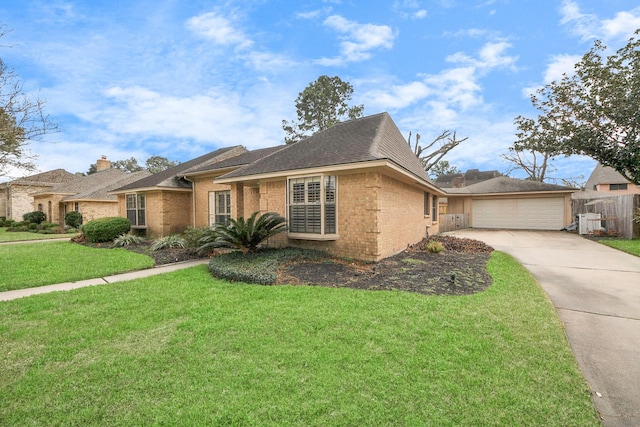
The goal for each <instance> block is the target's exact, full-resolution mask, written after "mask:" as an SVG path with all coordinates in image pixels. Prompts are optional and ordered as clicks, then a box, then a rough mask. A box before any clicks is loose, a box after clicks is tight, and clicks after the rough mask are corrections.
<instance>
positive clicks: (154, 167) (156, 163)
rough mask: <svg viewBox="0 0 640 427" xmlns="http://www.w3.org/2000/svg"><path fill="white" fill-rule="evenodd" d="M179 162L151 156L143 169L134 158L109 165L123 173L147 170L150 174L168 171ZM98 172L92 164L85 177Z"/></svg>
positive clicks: (96, 167) (96, 166) (94, 164)
mask: <svg viewBox="0 0 640 427" xmlns="http://www.w3.org/2000/svg"><path fill="white" fill-rule="evenodd" d="M179 163H180V162H177V161H175V160H169V159H167V158H166V157H162V156H151V157H149V158H148V159H147V161H146V162H145V167H142V166H140V164H139V163H138V160H137V159H136V158H134V157H130V158H128V159H126V160H116V161H114V162H112V163H111V167H112V168H116V169H120V170H122V171H125V172H129V173H131V172H139V171H142V170H148V171H149V172H151V173H158V172H162V171H163V170H166V169H169V168H170V167H173V166H176V165H178V164H179ZM97 171H98V165H97V164H96V163H92V164H91V165H90V166H89V170H88V171H87V175H91V174H92V173H96V172H97Z"/></svg>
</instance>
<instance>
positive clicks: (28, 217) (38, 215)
mask: <svg viewBox="0 0 640 427" xmlns="http://www.w3.org/2000/svg"><path fill="white" fill-rule="evenodd" d="M22 219H23V220H25V221H28V222H29V223H34V224H40V223H42V222H45V221H46V219H47V215H45V213H44V212H40V211H33V212H27V213H26V214H24V215H22Z"/></svg>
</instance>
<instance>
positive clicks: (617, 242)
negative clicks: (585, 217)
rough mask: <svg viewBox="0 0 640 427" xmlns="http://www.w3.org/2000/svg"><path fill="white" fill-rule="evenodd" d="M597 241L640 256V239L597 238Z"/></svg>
mask: <svg viewBox="0 0 640 427" xmlns="http://www.w3.org/2000/svg"><path fill="white" fill-rule="evenodd" d="M598 242H599V243H602V244H603V245H607V246H610V247H612V248H616V249H619V250H621V251H624V252H626V253H629V254H631V255H635V256H639V257H640V239H632V240H627V239H599V240H598Z"/></svg>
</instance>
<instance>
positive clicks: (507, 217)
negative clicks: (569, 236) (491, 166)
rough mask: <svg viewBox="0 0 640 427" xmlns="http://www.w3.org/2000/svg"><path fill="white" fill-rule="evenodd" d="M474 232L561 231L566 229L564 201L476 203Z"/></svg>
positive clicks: (506, 200) (530, 200)
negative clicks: (501, 229) (478, 229)
mask: <svg viewBox="0 0 640 427" xmlns="http://www.w3.org/2000/svg"><path fill="white" fill-rule="evenodd" d="M472 206H473V207H472V209H473V210H472V215H471V217H472V226H473V227H474V228H506V229H522V230H560V229H561V228H562V227H564V209H565V205H564V198H563V197H545V198H538V199H525V198H520V199H481V200H473V202H472Z"/></svg>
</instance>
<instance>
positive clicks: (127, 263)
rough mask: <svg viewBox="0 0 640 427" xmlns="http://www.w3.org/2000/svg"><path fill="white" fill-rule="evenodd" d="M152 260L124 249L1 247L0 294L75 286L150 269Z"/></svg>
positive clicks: (47, 245)
mask: <svg viewBox="0 0 640 427" xmlns="http://www.w3.org/2000/svg"><path fill="white" fill-rule="evenodd" d="M153 264H154V261H153V259H152V258H150V257H148V256H146V255H142V254H138V253H135V252H131V251H128V250H126V249H122V248H118V249H98V248H90V247H86V246H82V245H78V244H75V243H70V242H46V243H24V244H18V245H0V292H2V291H11V290H15V289H24V288H32V287H36V286H44V285H52V284H55V283H63V282H77V281H79V280H85V279H93V278H96V277H103V276H108V275H111V274H117V273H125V272H127V271H134V270H141V269H143V268H149V267H153Z"/></svg>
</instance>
